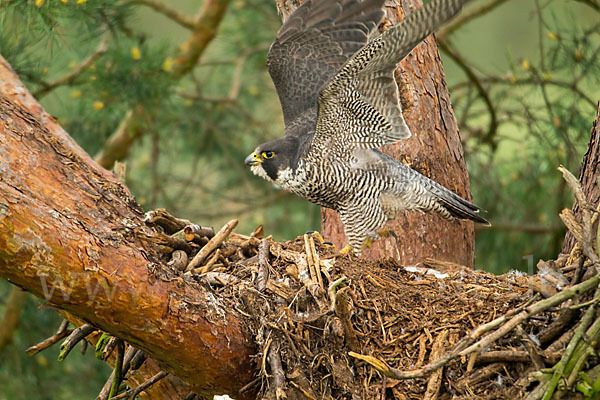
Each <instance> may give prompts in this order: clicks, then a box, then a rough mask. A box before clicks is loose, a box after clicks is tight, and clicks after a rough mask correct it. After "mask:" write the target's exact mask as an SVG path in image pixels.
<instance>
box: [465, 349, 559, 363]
mask: <svg viewBox="0 0 600 400" xmlns="http://www.w3.org/2000/svg"><path fill="white" fill-rule="evenodd" d="M540 356H541V357H542V358H543V359H544V360H545V361H547V362H548V363H550V364H554V363H556V362H557V361H558V360H560V356H561V354H560V353H559V352H547V351H546V352H542V353H541V354H540ZM529 360H530V356H529V353H528V352H527V351H525V350H497V351H488V352H485V353H481V354H479V355H478V356H477V361H476V362H475V364H490V363H495V362H515V363H526V362H528V361H529Z"/></svg>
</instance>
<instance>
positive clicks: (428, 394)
mask: <svg viewBox="0 0 600 400" xmlns="http://www.w3.org/2000/svg"><path fill="white" fill-rule="evenodd" d="M447 337H448V330H447V329H445V330H443V331H442V332H441V333H440V334H439V335H437V337H436V338H435V341H434V342H433V348H432V349H431V355H430V356H429V362H430V363H432V362H435V361H437V359H438V358H439V357H441V356H442V355H443V351H444V345H445V344H446V338H447ZM442 371H443V369H442V368H440V369H438V370H437V371H435V372H434V373H433V374H431V376H430V377H429V380H428V381H427V389H426V390H425V395H424V396H423V400H435V399H437V398H438V393H439V391H440V387H441V385H442Z"/></svg>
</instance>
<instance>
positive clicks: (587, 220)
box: [558, 165, 600, 272]
mask: <svg viewBox="0 0 600 400" xmlns="http://www.w3.org/2000/svg"><path fill="white" fill-rule="evenodd" d="M558 170H559V171H560V172H561V173H562V175H563V178H564V179H565V181H566V182H567V184H568V185H569V186H570V187H571V190H572V191H573V194H574V195H575V199H576V200H577V203H578V204H579V208H580V209H581V215H582V220H583V221H582V222H583V223H582V224H581V225H582V228H583V232H582V238H581V241H579V240H578V241H579V242H580V243H581V246H582V247H583V254H585V256H586V257H587V258H589V259H590V261H591V262H592V263H594V266H595V268H596V272H600V268H599V266H598V263H599V262H600V257H598V253H596V251H595V250H594V239H595V236H596V235H594V234H593V233H592V225H593V224H592V218H593V217H592V212H591V211H590V206H589V204H588V201H587V199H586V198H585V194H584V193H583V189H582V188H581V184H580V183H579V180H577V178H575V176H573V174H572V173H571V172H570V171H569V170H567V169H566V168H565V167H563V166H562V165H561V166H560V167H558ZM594 212H596V211H594Z"/></svg>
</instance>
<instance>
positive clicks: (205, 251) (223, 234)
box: [185, 219, 238, 272]
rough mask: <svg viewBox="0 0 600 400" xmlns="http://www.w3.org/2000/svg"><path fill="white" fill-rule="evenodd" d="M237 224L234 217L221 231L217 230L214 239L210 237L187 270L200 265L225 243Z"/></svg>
mask: <svg viewBox="0 0 600 400" xmlns="http://www.w3.org/2000/svg"><path fill="white" fill-rule="evenodd" d="M237 224H238V220H237V219H232V220H231V221H229V222H228V223H226V224H225V225H223V227H222V228H221V230H219V232H217V234H216V235H215V236H214V237H213V238H212V239H210V240H209V241H208V243H207V244H206V245H205V246H204V247H203V248H201V249H200V251H199V252H198V254H196V255H195V256H194V258H192V261H190V263H189V264H188V266H187V268H186V269H185V271H186V272H188V271H191V270H193V269H194V268H197V267H198V266H200V265H201V264H202V263H203V262H204V260H206V258H207V257H208V255H209V254H210V253H211V252H212V251H213V250H214V249H216V248H217V247H218V246H219V245H220V244H221V243H223V241H224V240H225V239H226V238H227V236H229V234H230V233H231V231H233V230H234V229H235V227H236V226H237Z"/></svg>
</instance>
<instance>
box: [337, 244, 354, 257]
mask: <svg viewBox="0 0 600 400" xmlns="http://www.w3.org/2000/svg"><path fill="white" fill-rule="evenodd" d="M351 253H354V249H353V248H352V246H350V245H349V244H347V245H345V246H344V248H343V249H341V250H340V254H341V255H343V256H345V255H347V254H351Z"/></svg>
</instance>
